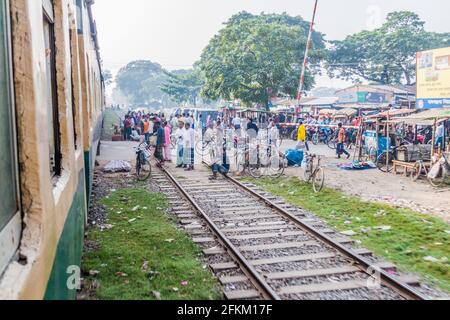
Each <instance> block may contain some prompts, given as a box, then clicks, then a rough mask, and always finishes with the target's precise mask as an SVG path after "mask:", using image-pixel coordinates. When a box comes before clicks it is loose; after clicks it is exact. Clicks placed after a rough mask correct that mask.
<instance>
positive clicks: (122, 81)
mask: <svg viewBox="0 0 450 320" xmlns="http://www.w3.org/2000/svg"><path fill="white" fill-rule="evenodd" d="M165 79H166V75H165V73H164V70H163V68H162V67H161V66H160V65H159V64H157V63H153V62H151V61H146V60H138V61H132V62H130V63H129V64H128V65H126V66H125V67H123V68H122V69H120V71H119V73H118V74H117V77H116V83H117V88H118V89H119V90H120V91H121V92H122V93H123V94H124V95H125V96H127V97H128V98H129V99H130V101H131V102H132V103H149V102H152V101H155V100H156V101H160V102H161V100H164V98H165V97H164V93H163V92H162V91H161V89H160V86H161V85H162V83H163V82H164V81H165Z"/></svg>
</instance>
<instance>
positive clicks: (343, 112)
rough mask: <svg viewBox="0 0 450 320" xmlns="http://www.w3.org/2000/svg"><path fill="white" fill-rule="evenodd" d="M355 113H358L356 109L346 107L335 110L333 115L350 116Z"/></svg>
mask: <svg viewBox="0 0 450 320" xmlns="http://www.w3.org/2000/svg"><path fill="white" fill-rule="evenodd" d="M357 113H358V111H357V110H355V109H352V108H346V109H342V110H339V111H338V112H336V114H335V115H334V116H335V117H351V116H354V115H356V114H357Z"/></svg>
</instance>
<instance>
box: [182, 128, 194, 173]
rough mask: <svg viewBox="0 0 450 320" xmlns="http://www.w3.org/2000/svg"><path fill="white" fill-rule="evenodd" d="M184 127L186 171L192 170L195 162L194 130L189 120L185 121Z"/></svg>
mask: <svg viewBox="0 0 450 320" xmlns="http://www.w3.org/2000/svg"><path fill="white" fill-rule="evenodd" d="M184 129H185V133H184V148H185V150H184V151H185V152H184V156H185V157H184V159H185V160H184V161H185V162H184V164H185V165H187V168H186V171H193V170H194V163H195V130H194V129H193V128H192V124H191V123H190V122H189V121H187V122H186V123H185V125H184Z"/></svg>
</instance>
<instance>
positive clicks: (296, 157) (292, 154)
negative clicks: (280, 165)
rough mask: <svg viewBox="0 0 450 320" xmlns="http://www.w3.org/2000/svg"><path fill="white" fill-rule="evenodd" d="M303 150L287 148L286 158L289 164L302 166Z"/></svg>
mask: <svg viewBox="0 0 450 320" xmlns="http://www.w3.org/2000/svg"><path fill="white" fill-rule="evenodd" d="M303 155H304V153H303V151H302V150H292V149H290V150H287V151H286V159H287V160H288V165H289V166H291V167H293V166H300V165H301V164H302V161H303Z"/></svg>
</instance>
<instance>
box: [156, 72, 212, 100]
mask: <svg viewBox="0 0 450 320" xmlns="http://www.w3.org/2000/svg"><path fill="white" fill-rule="evenodd" d="M166 74H167V77H168V78H167V80H166V82H165V83H164V84H163V86H162V88H161V90H162V91H163V92H164V93H166V94H168V95H169V96H170V97H171V99H172V100H173V101H175V102H178V103H190V104H192V105H194V106H196V105H197V101H198V98H199V95H200V91H201V89H202V87H203V85H204V80H203V77H202V75H201V72H200V70H198V69H192V70H177V71H173V72H167V73H166Z"/></svg>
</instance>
